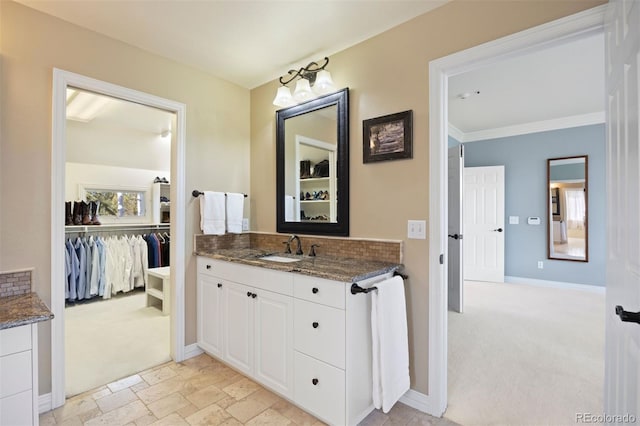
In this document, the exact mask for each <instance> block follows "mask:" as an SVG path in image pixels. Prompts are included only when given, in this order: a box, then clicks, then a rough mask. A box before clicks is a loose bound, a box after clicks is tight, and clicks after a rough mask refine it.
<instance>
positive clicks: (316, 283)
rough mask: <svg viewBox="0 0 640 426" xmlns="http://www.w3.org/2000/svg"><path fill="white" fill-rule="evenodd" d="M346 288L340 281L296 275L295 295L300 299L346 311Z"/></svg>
mask: <svg viewBox="0 0 640 426" xmlns="http://www.w3.org/2000/svg"><path fill="white" fill-rule="evenodd" d="M345 286H347V284H346V283H342V282H338V281H331V280H325V279H323V278H315V277H307V276H304V275H296V277H295V278H294V285H293V295H294V296H295V297H297V298H298V299H304V300H308V301H310V302H314V303H322V304H323V305H327V306H333V307H334V308H338V309H344V306H345V304H344V295H345Z"/></svg>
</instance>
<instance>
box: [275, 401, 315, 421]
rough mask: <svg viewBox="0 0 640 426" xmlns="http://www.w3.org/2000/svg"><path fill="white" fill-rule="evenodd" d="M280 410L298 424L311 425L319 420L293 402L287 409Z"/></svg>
mask: <svg viewBox="0 0 640 426" xmlns="http://www.w3.org/2000/svg"><path fill="white" fill-rule="evenodd" d="M278 412H279V413H280V414H282V415H283V416H285V417H286V418H288V419H289V420H291V421H292V422H293V423H295V424H296V425H305V426H311V425H313V424H315V423H316V422H317V421H318V419H316V418H315V417H313V416H312V415H311V414H309V413H307V412H305V411H303V410H301V409H300V408H298V407H296V406H295V405H293V404H289V406H288V407H287V408H286V409H285V410H279V411H278Z"/></svg>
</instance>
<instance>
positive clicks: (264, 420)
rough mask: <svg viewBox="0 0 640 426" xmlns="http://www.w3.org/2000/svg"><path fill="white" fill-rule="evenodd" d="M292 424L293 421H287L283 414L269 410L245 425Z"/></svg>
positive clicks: (280, 425) (278, 425)
mask: <svg viewBox="0 0 640 426" xmlns="http://www.w3.org/2000/svg"><path fill="white" fill-rule="evenodd" d="M291 423H292V422H291V420H289V419H287V418H286V417H284V416H283V415H282V414H280V413H278V412H277V411H276V410H273V409H271V408H268V409H266V410H265V411H263V412H262V413H260V414H259V415H257V416H256V417H254V418H253V419H251V420H249V421H248V422H247V423H245V424H246V425H247V426H258V425H262V426H267V425H269V426H271V425H273V426H284V425H290V424H291Z"/></svg>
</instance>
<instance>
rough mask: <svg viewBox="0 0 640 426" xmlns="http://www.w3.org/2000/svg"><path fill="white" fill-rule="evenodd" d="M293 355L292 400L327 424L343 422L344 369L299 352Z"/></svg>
mask: <svg viewBox="0 0 640 426" xmlns="http://www.w3.org/2000/svg"><path fill="white" fill-rule="evenodd" d="M294 358H295V359H294V377H295V386H294V389H295V392H294V393H295V396H294V400H295V402H296V403H297V404H299V405H300V406H301V407H304V409H305V410H308V411H310V412H311V413H313V414H315V415H316V416H318V417H320V418H321V419H322V420H324V421H326V422H328V423H329V424H332V425H341V424H344V423H345V375H344V371H342V370H340V369H337V368H335V367H333V366H331V365H328V364H325V363H324V362H321V361H318V360H316V359H313V358H311V357H309V356H306V355H304V354H301V353H300V352H296V353H295V355H294Z"/></svg>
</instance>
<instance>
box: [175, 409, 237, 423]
mask: <svg viewBox="0 0 640 426" xmlns="http://www.w3.org/2000/svg"><path fill="white" fill-rule="evenodd" d="M229 417H231V414H229V413H227V412H226V411H225V410H223V409H222V408H220V407H218V406H217V405H216V404H212V405H209V406H208V407H205V408H203V409H202V410H200V411H198V412H196V413H193V414H192V415H190V416H189V417H187V418H186V419H185V420H186V421H187V422H188V423H189V424H190V425H192V426H196V425H203V426H204V425H207V426H210V425H218V424H220V423H222V422H224V421H225V420H227V419H228V418H229Z"/></svg>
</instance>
